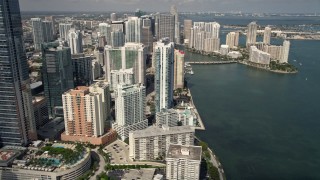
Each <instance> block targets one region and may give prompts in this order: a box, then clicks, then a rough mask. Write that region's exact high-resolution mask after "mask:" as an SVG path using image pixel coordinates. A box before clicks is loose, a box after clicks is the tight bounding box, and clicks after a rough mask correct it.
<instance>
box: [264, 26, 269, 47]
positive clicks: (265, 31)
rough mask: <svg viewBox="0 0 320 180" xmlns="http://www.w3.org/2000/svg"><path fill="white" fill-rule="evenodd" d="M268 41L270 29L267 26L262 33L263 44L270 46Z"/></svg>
mask: <svg viewBox="0 0 320 180" xmlns="http://www.w3.org/2000/svg"><path fill="white" fill-rule="evenodd" d="M270 39H271V28H270V27H269V26H267V27H265V29H264V33H263V43H264V44H270Z"/></svg>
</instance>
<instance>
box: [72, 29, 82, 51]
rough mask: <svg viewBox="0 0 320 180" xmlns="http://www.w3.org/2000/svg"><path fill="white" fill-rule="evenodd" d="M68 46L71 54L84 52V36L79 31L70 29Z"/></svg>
mask: <svg viewBox="0 0 320 180" xmlns="http://www.w3.org/2000/svg"><path fill="white" fill-rule="evenodd" d="M68 45H69V47H70V49H71V54H79V53H82V52H83V47H82V34H81V32H80V31H79V30H75V29H73V28H72V29H70V30H69V34H68Z"/></svg>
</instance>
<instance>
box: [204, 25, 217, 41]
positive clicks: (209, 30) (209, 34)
mask: <svg viewBox="0 0 320 180" xmlns="http://www.w3.org/2000/svg"><path fill="white" fill-rule="evenodd" d="M204 31H205V32H206V38H219V33H220V24H219V23H217V22H208V23H205V24H204Z"/></svg>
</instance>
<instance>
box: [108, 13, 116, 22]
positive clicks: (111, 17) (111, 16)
mask: <svg viewBox="0 0 320 180" xmlns="http://www.w3.org/2000/svg"><path fill="white" fill-rule="evenodd" d="M110 20H111V21H116V20H117V14H116V13H111V14H110Z"/></svg>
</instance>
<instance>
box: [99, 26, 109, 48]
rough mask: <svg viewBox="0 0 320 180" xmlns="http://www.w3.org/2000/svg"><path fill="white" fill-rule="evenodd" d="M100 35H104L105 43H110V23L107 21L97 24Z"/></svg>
mask: <svg viewBox="0 0 320 180" xmlns="http://www.w3.org/2000/svg"><path fill="white" fill-rule="evenodd" d="M99 32H100V36H104V38H105V41H106V42H107V45H111V25H110V24H108V23H100V24H99Z"/></svg>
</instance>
